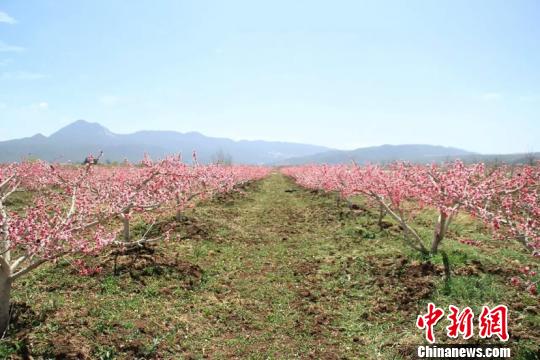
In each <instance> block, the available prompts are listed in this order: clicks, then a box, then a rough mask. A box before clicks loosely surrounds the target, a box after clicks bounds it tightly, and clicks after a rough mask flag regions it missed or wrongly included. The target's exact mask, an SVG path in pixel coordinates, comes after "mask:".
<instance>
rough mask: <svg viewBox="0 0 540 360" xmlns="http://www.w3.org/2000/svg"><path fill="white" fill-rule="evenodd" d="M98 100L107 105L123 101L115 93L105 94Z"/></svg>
mask: <svg viewBox="0 0 540 360" xmlns="http://www.w3.org/2000/svg"><path fill="white" fill-rule="evenodd" d="M98 100H99V102H100V103H101V104H103V105H105V106H114V105H117V104H118V103H119V102H120V101H121V98H120V97H118V96H115V95H103V96H100V97H99V99H98Z"/></svg>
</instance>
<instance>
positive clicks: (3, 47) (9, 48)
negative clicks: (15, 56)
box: [0, 40, 24, 52]
mask: <svg viewBox="0 0 540 360" xmlns="http://www.w3.org/2000/svg"><path fill="white" fill-rule="evenodd" d="M22 51H24V48H23V47H21V46H15V45H9V44H6V43H5V42H3V41H2V40H0V52H22Z"/></svg>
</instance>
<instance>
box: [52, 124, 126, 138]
mask: <svg viewBox="0 0 540 360" xmlns="http://www.w3.org/2000/svg"><path fill="white" fill-rule="evenodd" d="M115 136H116V135H115V134H113V133H112V132H111V131H109V129H107V128H106V127H104V126H103V125H101V124H98V123H96V122H89V121H86V120H77V121H75V122H72V123H71V124H69V125H67V126H64V127H63V128H61V129H60V130H58V131H57V132H55V133H54V134H52V135H51V136H50V137H49V138H50V139H52V140H62V141H69V142H79V143H95V142H96V141H98V142H99V141H102V140H106V139H110V138H113V137H115Z"/></svg>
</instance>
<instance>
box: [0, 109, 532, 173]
mask: <svg viewBox="0 0 540 360" xmlns="http://www.w3.org/2000/svg"><path fill="white" fill-rule="evenodd" d="M194 150H195V151H196V152H197V158H198V160H199V161H200V162H203V163H209V162H215V161H219V160H227V161H232V162H233V163H242V164H267V165H294V164H306V163H328V164H337V163H345V162H351V161H355V162H357V163H360V164H364V163H368V162H372V163H387V162H391V161H395V160H404V161H411V162H421V163H429V162H442V161H448V160H453V159H457V158H460V159H463V160H465V161H494V160H500V161H507V162H527V161H531V159H532V158H536V159H538V158H540V154H539V153H536V154H511V155H482V154H477V153H473V152H470V151H466V150H462V149H457V148H452V147H443V146H437V145H382V146H374V147H366V148H360V149H356V150H349V151H346V150H336V149H330V148H327V147H324V146H318V145H310V144H299V143H289V142H278V141H261V140H256V141H248V140H240V141H234V140H231V139H227V138H217V137H209V136H205V135H203V134H200V133H197V132H188V133H180V132H175V131H138V132H135V133H132V134H115V133H113V132H111V131H109V130H108V129H107V128H105V127H104V126H102V125H100V124H98V123H91V122H87V121H84V120H77V121H75V122H73V123H72V124H70V125H67V126H66V127H64V128H62V129H60V130H58V131H57V132H55V133H53V134H52V135H50V136H44V135H42V134H37V135H34V136H32V137H28V138H23V139H14V140H7V141H1V142H0V162H12V161H20V160H21V159H25V158H39V159H43V160H47V161H54V162H82V161H83V160H84V159H85V157H86V156H88V155H89V154H97V153H99V152H100V151H103V153H104V155H103V160H104V161H107V162H114V161H123V160H126V159H127V160H129V161H132V162H136V161H139V160H141V159H142V157H143V156H144V154H148V155H150V156H151V157H152V158H163V157H165V156H167V155H171V154H179V153H180V154H183V156H184V158H188V159H189V158H190V157H191V153H192V152H193V151H194Z"/></svg>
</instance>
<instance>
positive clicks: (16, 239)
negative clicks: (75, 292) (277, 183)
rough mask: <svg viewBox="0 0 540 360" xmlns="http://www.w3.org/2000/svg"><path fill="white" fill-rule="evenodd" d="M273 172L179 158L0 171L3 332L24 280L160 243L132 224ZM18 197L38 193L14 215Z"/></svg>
mask: <svg viewBox="0 0 540 360" xmlns="http://www.w3.org/2000/svg"><path fill="white" fill-rule="evenodd" d="M268 171H269V170H268V169H267V168H262V167H250V166H219V165H199V164H195V165H193V166H189V165H187V164H185V163H183V162H182V161H181V160H180V158H178V157H170V158H167V159H164V160H161V161H156V162H154V161H151V160H150V159H144V160H143V161H142V163H141V164H137V165H132V164H124V165H122V166H117V167H106V166H95V165H93V164H92V162H90V164H87V165H84V166H60V165H52V164H47V163H45V162H39V161H38V162H23V163H14V164H9V165H3V166H0V333H4V332H5V330H6V328H7V326H8V323H9V316H10V314H9V307H10V294H11V287H12V284H13V282H14V281H16V280H17V279H18V278H20V277H22V276H24V275H25V274H27V273H28V272H30V271H32V270H34V269H36V268H37V267H39V266H40V265H42V264H44V263H46V262H51V261H55V260H57V259H58V258H60V257H63V256H66V255H70V254H97V253H99V252H100V251H102V250H103V249H104V248H105V247H111V246H119V247H122V248H130V247H135V246H142V245H143V244H145V243H151V242H156V241H159V240H162V239H164V238H166V237H167V234H162V235H160V236H159V237H154V238H150V237H148V236H147V235H148V234H149V233H150V231H147V232H146V233H145V234H143V235H142V236H139V237H137V238H133V236H132V235H131V232H130V220H131V219H132V218H133V216H135V215H138V216H140V217H143V218H144V219H145V220H146V222H148V223H150V224H153V223H155V221H156V219H157V218H158V216H160V215H161V214H162V213H163V212H165V211H176V212H177V213H180V212H181V211H182V210H183V209H184V208H185V207H186V206H190V205H191V204H192V203H193V201H194V200H195V199H196V198H199V197H200V198H204V197H208V196H211V195H212V194H215V193H217V192H228V191H231V190H232V189H233V188H234V187H235V185H238V184H241V183H244V182H247V181H250V180H255V179H259V178H262V177H264V176H266V175H267V173H268ZM20 191H25V192H30V193H31V194H32V195H33V196H32V201H31V204H29V205H28V206H26V207H24V208H23V209H20V210H13V209H11V208H10V207H9V202H10V198H12V197H13V196H14V194H16V193H17V192H20ZM151 226H152V225H150V228H151ZM149 230H150V229H149Z"/></svg>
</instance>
